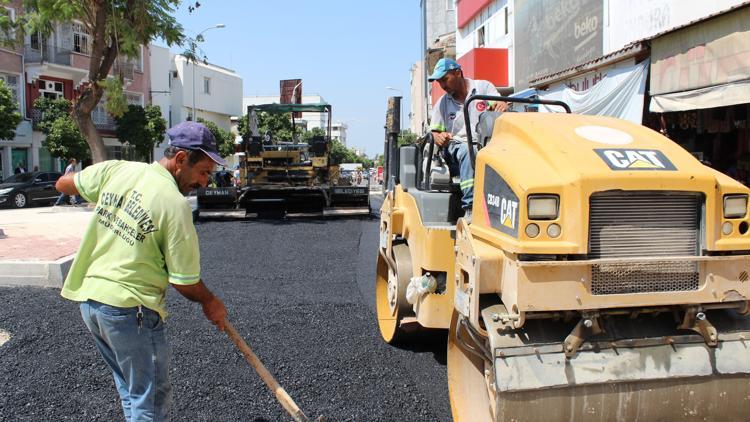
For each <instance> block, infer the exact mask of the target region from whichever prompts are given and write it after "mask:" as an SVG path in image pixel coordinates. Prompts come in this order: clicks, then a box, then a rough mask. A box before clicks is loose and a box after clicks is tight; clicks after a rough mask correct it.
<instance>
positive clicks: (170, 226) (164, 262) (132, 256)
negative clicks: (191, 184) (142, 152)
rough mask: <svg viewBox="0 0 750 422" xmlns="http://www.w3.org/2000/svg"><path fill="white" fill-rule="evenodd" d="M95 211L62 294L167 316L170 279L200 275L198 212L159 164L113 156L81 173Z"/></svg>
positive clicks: (189, 280) (81, 187)
mask: <svg viewBox="0 0 750 422" xmlns="http://www.w3.org/2000/svg"><path fill="white" fill-rule="evenodd" d="M73 180H74V181H75V185H76V188H77V189H78V192H79V193H80V194H81V196H82V197H83V198H84V199H86V200H87V201H89V202H91V203H96V208H95V209H94V215H93V217H92V219H91V222H90V223H89V226H88V228H87V230H86V233H85V234H84V236H83V239H82V240H81V246H80V247H79V248H78V253H77V254H76V258H75V260H74V261H73V265H72V266H71V268H70V272H69V273H68V276H67V278H66V279H65V284H64V285H63V289H62V292H61V295H62V296H63V297H65V298H67V299H70V300H74V301H79V302H83V301H86V300H89V299H91V300H95V301H97V302H101V303H105V304H107V305H112V306H119V307H132V306H138V305H143V306H145V307H147V308H149V309H152V310H154V311H156V312H158V313H159V314H160V315H161V317H162V318H165V317H166V315H167V311H166V306H165V305H166V290H167V286H168V285H169V283H173V284H182V285H191V284H195V283H197V282H198V281H200V251H199V248H198V235H197V233H196V232H195V226H194V225H193V219H192V211H191V210H190V206H189V205H188V203H187V201H186V200H185V197H184V196H183V195H182V194H181V193H180V191H179V189H178V188H177V183H176V182H175V180H174V177H172V175H171V174H170V173H169V172H168V171H167V169H165V168H164V167H163V166H162V165H161V164H159V163H153V164H146V163H136V162H131V161H105V162H103V163H99V164H96V165H93V166H90V167H87V168H86V169H84V170H83V171H81V172H80V173H76V175H75V176H74V179H73Z"/></svg>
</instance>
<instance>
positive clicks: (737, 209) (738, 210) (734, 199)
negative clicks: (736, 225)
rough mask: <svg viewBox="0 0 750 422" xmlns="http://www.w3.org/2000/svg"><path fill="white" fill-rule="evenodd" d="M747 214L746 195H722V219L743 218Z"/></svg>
mask: <svg viewBox="0 0 750 422" xmlns="http://www.w3.org/2000/svg"><path fill="white" fill-rule="evenodd" d="M745 214H747V195H724V218H743V217H744V216H745Z"/></svg>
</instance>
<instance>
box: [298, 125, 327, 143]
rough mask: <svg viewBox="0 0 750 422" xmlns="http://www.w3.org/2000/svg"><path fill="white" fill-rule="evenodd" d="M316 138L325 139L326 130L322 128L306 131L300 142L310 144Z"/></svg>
mask: <svg viewBox="0 0 750 422" xmlns="http://www.w3.org/2000/svg"><path fill="white" fill-rule="evenodd" d="M314 136H323V137H325V136H326V131H325V129H323V128H320V127H314V128H312V129H311V130H306V131H304V132H302V135H301V136H300V141H301V142H302V143H306V144H309V143H310V140H312V138H313V137H314Z"/></svg>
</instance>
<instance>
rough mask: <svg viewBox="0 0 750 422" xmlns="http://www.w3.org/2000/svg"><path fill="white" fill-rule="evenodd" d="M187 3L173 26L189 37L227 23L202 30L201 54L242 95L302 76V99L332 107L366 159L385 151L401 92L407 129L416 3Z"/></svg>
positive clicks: (416, 48) (270, 90) (273, 91)
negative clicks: (235, 78)
mask: <svg viewBox="0 0 750 422" xmlns="http://www.w3.org/2000/svg"><path fill="white" fill-rule="evenodd" d="M191 4H195V1H183V3H182V4H181V5H180V7H179V9H178V10H177V11H176V13H175V16H176V18H177V20H178V22H180V24H182V26H183V28H184V30H185V34H186V35H188V36H192V37H194V36H195V35H196V34H197V33H198V32H200V31H202V30H203V29H205V28H207V27H210V26H213V25H216V24H224V25H226V27H225V28H217V29H211V30H208V31H206V32H205V33H204V34H203V36H204V38H205V41H204V42H202V43H201V49H202V50H203V52H204V54H205V55H206V57H207V58H208V61H209V62H210V63H212V64H216V65H219V66H223V67H227V68H230V69H232V70H234V71H235V72H237V73H238V74H239V75H240V77H242V85H243V91H244V93H243V94H244V95H243V96H253V95H278V94H279V80H281V79H298V78H299V79H302V88H303V95H310V94H318V95H321V96H322V97H323V99H324V100H325V101H327V102H328V103H330V104H331V105H332V107H333V120H334V121H335V122H344V123H346V124H347V125H348V126H349V130H348V133H347V145H348V146H349V147H352V148H359V149H362V150H364V152H365V153H366V154H367V155H368V156H369V157H374V156H375V155H376V154H382V153H383V139H384V137H385V132H384V129H383V126H384V125H385V113H386V106H387V101H388V97H390V96H394V95H402V94H403V97H404V100H403V102H402V119H404V120H402V127H403V128H408V122H407V121H406V120H405V119H408V117H407V116H408V113H409V104H410V99H409V91H410V85H409V84H410V69H411V67H412V65H413V64H414V63H416V62H417V61H418V60H419V58H420V6H419V1H418V0H371V1H362V0H317V1H313V0H272V1H268V0H200V7H199V8H198V9H197V10H195V11H193V12H192V13H189V12H188V5H191ZM157 44H160V43H157ZM171 50H172V51H173V52H175V53H181V52H182V51H183V50H184V48H179V47H176V46H173V47H172V48H171ZM386 87H392V88H395V89H398V90H400V92H399V91H394V90H389V89H387V88H386Z"/></svg>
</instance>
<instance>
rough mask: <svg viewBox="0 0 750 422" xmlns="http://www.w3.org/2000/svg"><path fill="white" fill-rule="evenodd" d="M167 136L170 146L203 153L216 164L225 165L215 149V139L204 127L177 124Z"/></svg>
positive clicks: (198, 124) (196, 124)
mask: <svg viewBox="0 0 750 422" xmlns="http://www.w3.org/2000/svg"><path fill="white" fill-rule="evenodd" d="M167 135H168V136H169V145H170V146H173V147H177V148H183V149H189V150H199V151H203V152H204V153H205V154H206V155H208V157H209V158H211V159H212V160H213V161H214V162H215V163H216V164H218V165H220V166H226V165H227V162H226V161H224V159H223V158H221V156H220V155H219V150H218V149H217V148H216V138H214V135H213V134H212V133H211V131H210V130H208V128H207V127H206V126H205V125H202V124H200V123H198V122H190V121H188V122H182V123H178V124H176V125H174V126H172V128H171V129H169V130H167Z"/></svg>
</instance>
